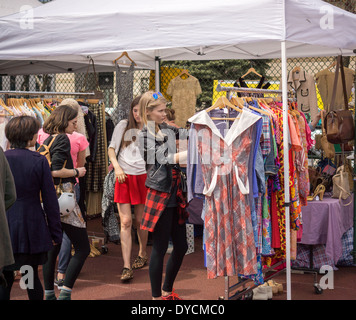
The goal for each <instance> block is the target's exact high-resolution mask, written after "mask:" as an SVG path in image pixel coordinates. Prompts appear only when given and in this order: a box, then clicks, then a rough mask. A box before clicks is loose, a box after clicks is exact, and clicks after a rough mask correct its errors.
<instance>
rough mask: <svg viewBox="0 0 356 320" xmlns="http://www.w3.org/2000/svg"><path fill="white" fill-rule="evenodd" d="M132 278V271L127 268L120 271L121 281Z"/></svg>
mask: <svg viewBox="0 0 356 320" xmlns="http://www.w3.org/2000/svg"><path fill="white" fill-rule="evenodd" d="M132 278H133V271H132V269H129V268H124V269H122V274H121V281H128V280H131V279H132Z"/></svg>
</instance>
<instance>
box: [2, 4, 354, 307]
mask: <svg viewBox="0 0 356 320" xmlns="http://www.w3.org/2000/svg"><path fill="white" fill-rule="evenodd" d="M355 30H356V15H354V14H351V13H348V12H346V11H344V10H341V9H339V8H336V7H334V6H332V5H330V4H327V3H325V2H323V1H321V0H254V1H243V0H240V1H237V0H220V1H216V0H194V1H191V0H181V1H179V4H177V3H176V2H173V1H166V0H150V1H145V0H131V1H117V0H101V1H99V0H96V1H86V0H76V1H72V0H56V1H53V2H51V3H48V4H46V5H44V6H41V7H39V8H35V9H34V10H33V11H31V12H30V13H28V14H27V15H25V16H24V14H15V15H12V16H7V17H4V18H2V19H0V74H25V73H27V74H35V73H47V72H50V73H54V72H67V70H70V71H73V72H85V70H86V66H87V63H88V61H89V60H88V56H91V57H92V58H93V59H94V61H95V64H96V69H97V71H107V70H113V67H114V65H113V60H114V59H116V58H117V57H118V56H119V55H120V54H121V53H122V52H123V51H127V52H128V53H129V55H130V57H131V58H132V59H133V60H134V61H135V62H136V64H137V66H138V67H141V68H152V69H154V68H155V67H156V62H155V59H156V57H158V58H159V59H161V60H216V59H268V58H281V61H282V84H283V94H282V97H283V101H284V102H285V103H284V104H283V105H284V110H283V111H284V124H285V125H284V128H283V134H284V136H285V137H286V136H288V125H287V124H288V121H287V116H288V114H287V106H288V103H287V90H286V88H287V62H286V61H287V57H314V56H331V55H339V54H343V55H351V54H353V49H355V48H356V37H355ZM56 70H57V71H56ZM284 148H285V150H284V154H285V167H284V170H285V185H288V183H289V181H288V173H289V161H288V144H285V145H284ZM289 201H290V195H289V189H288V188H286V189H285V203H289ZM286 244H287V250H286V251H287V256H286V260H287V299H288V300H289V299H291V279H290V276H291V275H290V274H291V270H290V229H289V207H288V206H286Z"/></svg>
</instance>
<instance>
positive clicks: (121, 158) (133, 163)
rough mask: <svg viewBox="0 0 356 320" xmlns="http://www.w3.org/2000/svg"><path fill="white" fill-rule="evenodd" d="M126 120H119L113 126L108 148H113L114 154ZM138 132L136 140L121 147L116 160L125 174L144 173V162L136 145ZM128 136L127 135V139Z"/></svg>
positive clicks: (117, 148)
mask: <svg viewBox="0 0 356 320" xmlns="http://www.w3.org/2000/svg"><path fill="white" fill-rule="evenodd" d="M127 124H128V121H127V120H121V121H120V122H119V123H118V124H117V125H116V127H115V129H114V132H113V134H112V138H111V142H110V145H109V148H113V149H114V150H115V154H117V153H118V151H119V148H120V144H121V140H122V135H123V134H124V131H125V129H126V127H127ZM138 133H139V131H137V134H136V141H133V142H131V143H130V144H129V146H127V147H126V148H122V149H121V150H120V153H119V155H118V157H117V161H118V163H119V165H120V167H121V168H122V170H123V171H124V172H125V173H126V174H130V175H133V176H137V175H140V174H145V173H146V163H145V161H144V160H143V158H142V157H141V154H140V150H139V147H138ZM129 139H130V137H128V140H129Z"/></svg>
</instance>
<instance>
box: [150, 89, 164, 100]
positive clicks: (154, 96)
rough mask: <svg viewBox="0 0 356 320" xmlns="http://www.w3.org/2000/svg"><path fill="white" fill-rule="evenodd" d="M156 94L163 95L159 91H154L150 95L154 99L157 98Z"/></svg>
mask: <svg viewBox="0 0 356 320" xmlns="http://www.w3.org/2000/svg"><path fill="white" fill-rule="evenodd" d="M158 96H161V97H163V95H162V93H160V92H159V91H157V92H154V93H153V94H152V97H153V99H155V100H157V99H158Z"/></svg>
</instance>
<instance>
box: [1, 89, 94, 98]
mask: <svg viewBox="0 0 356 320" xmlns="http://www.w3.org/2000/svg"><path fill="white" fill-rule="evenodd" d="M1 94H4V95H12V96H21V95H24V96H88V97H94V96H95V93H94V92H50V91H2V90H0V95H1Z"/></svg>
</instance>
